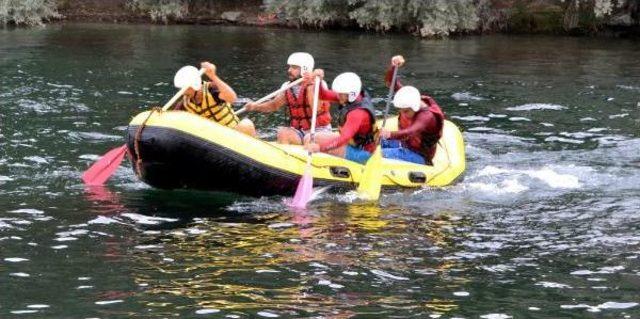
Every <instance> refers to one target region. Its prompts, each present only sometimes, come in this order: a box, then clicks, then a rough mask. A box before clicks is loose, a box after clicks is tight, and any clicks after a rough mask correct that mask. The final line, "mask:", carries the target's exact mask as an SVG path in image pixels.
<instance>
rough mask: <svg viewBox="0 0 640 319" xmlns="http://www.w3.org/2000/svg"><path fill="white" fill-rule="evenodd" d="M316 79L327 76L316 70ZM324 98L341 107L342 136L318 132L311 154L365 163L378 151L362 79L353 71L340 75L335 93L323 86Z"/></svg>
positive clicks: (337, 78) (321, 90) (372, 120)
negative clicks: (327, 154) (327, 155)
mask: <svg viewBox="0 0 640 319" xmlns="http://www.w3.org/2000/svg"><path fill="white" fill-rule="evenodd" d="M313 73H314V74H313V76H320V77H321V78H322V77H324V71H323V70H321V69H318V70H315V71H314V72H313ZM320 99H321V100H323V101H330V102H336V103H338V104H339V108H338V112H339V118H338V125H339V128H340V133H339V134H338V133H318V134H317V135H316V142H317V143H308V144H306V145H305V148H306V149H307V150H308V151H310V152H324V153H329V154H332V155H335V156H339V157H344V158H346V159H348V160H350V161H354V162H358V163H361V164H364V163H366V162H367V160H368V159H369V157H371V154H372V153H373V151H375V149H376V143H375V141H376V134H377V131H378V130H377V127H376V119H375V111H374V109H373V104H372V103H371V99H370V98H369V94H368V93H367V92H366V91H365V90H364V89H363V88H362V82H361V80H360V77H359V76H358V75H357V74H355V73H353V72H345V73H342V74H340V75H338V76H337V77H336V78H335V79H334V80H333V83H331V90H328V89H326V88H323V87H322V86H321V87H320Z"/></svg>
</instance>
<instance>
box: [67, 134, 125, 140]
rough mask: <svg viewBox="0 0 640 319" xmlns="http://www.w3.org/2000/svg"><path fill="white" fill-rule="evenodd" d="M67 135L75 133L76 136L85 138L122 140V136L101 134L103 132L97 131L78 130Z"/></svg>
mask: <svg viewBox="0 0 640 319" xmlns="http://www.w3.org/2000/svg"><path fill="white" fill-rule="evenodd" d="M69 135H72V136H73V135H77V136H78V137H80V138H82V139H87V140H109V141H119V140H122V136H119V135H109V134H103V133H98V132H79V133H75V132H74V133H72V134H69Z"/></svg>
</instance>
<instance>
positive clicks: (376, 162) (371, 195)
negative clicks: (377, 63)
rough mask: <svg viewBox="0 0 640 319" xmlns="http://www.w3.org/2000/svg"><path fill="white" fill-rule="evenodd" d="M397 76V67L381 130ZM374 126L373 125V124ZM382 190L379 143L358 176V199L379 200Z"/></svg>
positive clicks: (394, 71)
mask: <svg viewBox="0 0 640 319" xmlns="http://www.w3.org/2000/svg"><path fill="white" fill-rule="evenodd" d="M397 75H398V67H397V66H395V67H394V68H393V77H392V79H391V85H390V87H389V95H388V96H387V106H386V107H385V109H384V117H383V118H382V128H384V125H385V124H386V122H387V115H389V106H390V105H391V98H392V97H393V91H394V89H395V85H396V76H397ZM374 124H375V123H374ZM381 188H382V148H381V147H380V142H379V141H378V145H377V146H376V150H375V151H374V152H373V154H372V155H371V157H370V158H369V160H368V161H367V163H366V164H365V166H364V171H363V172H362V176H360V184H359V185H358V190H357V192H358V197H360V198H362V199H364V200H370V201H376V200H378V199H379V198H380V189H381Z"/></svg>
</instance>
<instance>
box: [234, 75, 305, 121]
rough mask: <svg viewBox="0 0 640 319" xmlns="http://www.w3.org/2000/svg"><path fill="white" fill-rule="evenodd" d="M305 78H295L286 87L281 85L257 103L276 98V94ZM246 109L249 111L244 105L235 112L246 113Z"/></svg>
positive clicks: (238, 113) (237, 113)
mask: <svg viewBox="0 0 640 319" xmlns="http://www.w3.org/2000/svg"><path fill="white" fill-rule="evenodd" d="M303 80H304V79H303V78H299V79H297V80H295V81H293V82H291V83H289V84H287V86H285V87H281V88H279V89H278V90H276V91H274V92H271V93H270V94H269V95H267V96H265V97H263V98H261V99H259V100H257V101H256V102H255V103H256V104H260V103H263V102H266V101H267V100H269V99H272V98H274V97H275V96H276V95H278V94H279V93H280V92H282V91H285V90H288V89H290V88H292V87H294V86H296V85H298V84H300V82H302V81H303ZM246 111H247V108H246V107H243V108H241V109H239V110H237V111H236V112H235V113H236V115H240V114H242V113H244V112H246Z"/></svg>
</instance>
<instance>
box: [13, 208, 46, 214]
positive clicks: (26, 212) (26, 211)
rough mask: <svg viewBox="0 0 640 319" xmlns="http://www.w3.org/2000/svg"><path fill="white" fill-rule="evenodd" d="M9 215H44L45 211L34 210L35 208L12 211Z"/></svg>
mask: <svg viewBox="0 0 640 319" xmlns="http://www.w3.org/2000/svg"><path fill="white" fill-rule="evenodd" d="M9 213H14V214H29V215H42V214H44V211H41V210H38V209H33V208H21V209H16V210H10V211H9Z"/></svg>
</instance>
